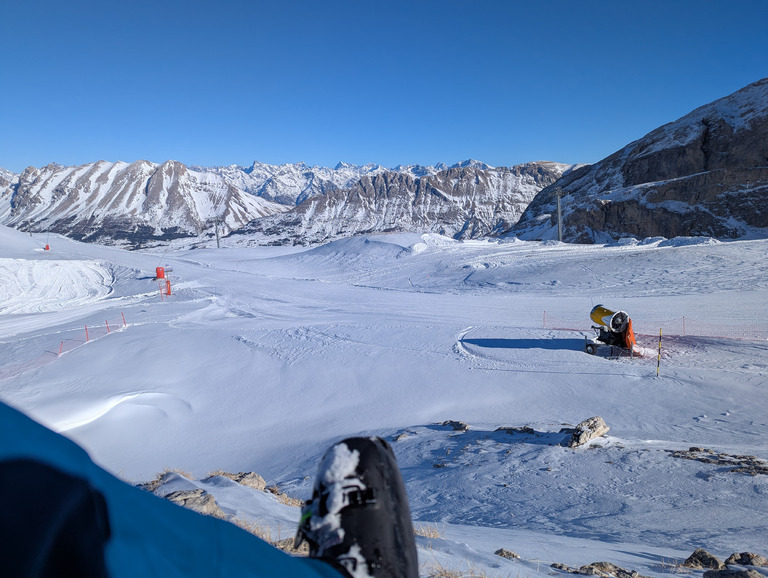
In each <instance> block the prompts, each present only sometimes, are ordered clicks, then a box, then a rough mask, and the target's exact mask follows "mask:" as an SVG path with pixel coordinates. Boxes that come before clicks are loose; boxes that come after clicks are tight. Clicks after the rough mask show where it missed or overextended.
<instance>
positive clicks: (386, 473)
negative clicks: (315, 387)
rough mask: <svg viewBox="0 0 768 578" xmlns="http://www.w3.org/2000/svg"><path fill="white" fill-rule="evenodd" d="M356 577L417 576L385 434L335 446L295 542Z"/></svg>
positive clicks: (398, 482)
mask: <svg viewBox="0 0 768 578" xmlns="http://www.w3.org/2000/svg"><path fill="white" fill-rule="evenodd" d="M304 540H306V541H307V542H308V543H309V552H310V556H311V557H313V558H320V559H322V560H324V561H326V562H329V563H330V564H332V565H333V566H334V567H336V568H337V569H338V570H339V571H341V572H343V573H345V574H347V575H349V576H351V577H352V578H364V577H369V576H370V577H373V578H418V575H419V568H418V559H417V555H416V540H415V538H414V534H413V525H412V524H411V513H410V509H409V507H408V497H407V496H406V494H405V485H404V484H403V478H402V476H401V475H400V470H399V469H398V467H397V462H396V461H395V454H394V453H393V452H392V448H390V447H389V444H387V442H385V441H384V440H383V439H381V438H349V439H346V440H344V441H341V442H339V443H337V444H335V445H334V446H332V447H331V448H330V449H329V450H328V451H327V452H326V453H325V455H324V456H323V459H322V460H321V462H320V466H319V468H318V471H317V479H316V480H315V486H314V491H313V493H312V499H311V500H310V501H309V502H307V504H306V506H304V508H303V510H302V517H301V522H300V524H299V529H298V532H297V534H296V545H297V547H298V545H299V544H301V542H302V541H304Z"/></svg>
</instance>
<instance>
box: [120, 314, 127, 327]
mask: <svg viewBox="0 0 768 578" xmlns="http://www.w3.org/2000/svg"><path fill="white" fill-rule="evenodd" d="M120 315H122V316H123V327H128V325H127V324H126V323H125V313H123V312H122V311H121V312H120Z"/></svg>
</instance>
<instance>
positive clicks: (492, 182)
mask: <svg viewBox="0 0 768 578" xmlns="http://www.w3.org/2000/svg"><path fill="white" fill-rule="evenodd" d="M569 169H570V166H568V165H562V164H558V163H549V162H537V163H526V164H523V165H517V166H514V167H508V168H492V167H488V166H487V165H486V166H485V168H483V167H481V166H478V165H477V164H474V165H468V166H455V167H452V168H450V169H446V170H442V171H439V172H436V173H434V174H428V175H427V176H423V177H420V178H417V177H414V176H413V175H412V174H411V173H403V172H384V173H379V174H376V175H374V176H366V177H363V178H362V179H360V180H359V181H358V182H357V183H355V184H353V185H352V186H350V187H348V188H346V189H337V190H334V191H330V192H328V193H327V194H325V195H323V196H316V197H312V198H309V199H307V200H306V201H304V202H303V203H301V204H299V205H298V206H297V207H296V208H295V209H293V210H291V211H288V212H285V213H281V214H276V215H271V216H268V217H264V218H260V219H257V220H255V221H254V222H252V223H250V224H249V225H247V226H246V227H244V228H242V229H240V230H239V231H237V232H236V234H238V235H239V234H247V235H250V236H254V237H256V239H257V240H258V241H259V242H274V243H300V244H312V243H319V242H323V241H327V240H330V239H334V238H339V237H344V236H351V235H358V234H365V233H373V232H403V231H408V232H436V233H440V234H443V235H447V236H451V237H454V238H457V239H467V238H476V237H481V236H485V235H491V234H494V233H497V232H500V231H503V230H507V229H509V227H510V226H511V225H513V224H514V223H515V222H516V221H517V219H518V218H519V217H520V215H521V214H522V212H523V210H524V209H525V207H526V206H527V205H528V203H529V202H530V201H531V199H532V198H533V197H534V196H535V195H536V194H537V193H538V192H539V191H540V190H541V189H542V188H543V187H545V186H547V185H549V184H552V183H554V182H555V181H556V180H557V179H558V178H559V177H560V176H561V175H562V174H563V173H564V172H566V171H568V170H569Z"/></svg>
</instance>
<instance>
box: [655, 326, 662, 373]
mask: <svg viewBox="0 0 768 578" xmlns="http://www.w3.org/2000/svg"><path fill="white" fill-rule="evenodd" d="M660 365H661V328H659V356H658V357H657V358H656V377H659V366H660Z"/></svg>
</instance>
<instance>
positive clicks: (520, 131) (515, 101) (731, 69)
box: [0, 0, 768, 172]
mask: <svg viewBox="0 0 768 578" xmlns="http://www.w3.org/2000/svg"><path fill="white" fill-rule="evenodd" d="M0 64H1V65H2V66H1V67H0V78H2V80H0V167H3V168H6V169H9V170H12V171H14V172H21V171H22V170H23V169H24V168H25V167H26V166H28V165H34V166H43V165H45V164H47V163H49V162H58V163H61V164H65V165H77V164H84V163H88V162H93V161H96V160H102V159H103V160H107V161H117V160H123V161H128V162H130V161H135V160H138V159H146V160H150V161H153V162H163V161H166V160H169V159H173V160H178V161H181V162H183V163H186V164H199V165H206V166H213V165H229V164H240V165H249V164H251V163H252V162H253V161H254V160H259V161H262V162H267V163H273V164H280V163H288V162H297V161H304V162H306V163H307V164H310V165H323V166H333V165H335V164H336V163H337V162H338V161H346V162H350V163H355V164H365V163H379V164H382V165H384V166H388V167H392V166H395V165H397V164H417V163H418V164H435V163H437V162H445V163H448V164H452V163H455V162H458V161H461V160H464V159H468V158H475V159H479V160H482V161H484V162H487V163H489V164H491V165H494V166H505V165H514V164H518V163H522V162H526V161H532V160H554V161H560V162H566V163H576V162H587V163H589V162H595V161H598V160H600V159H601V158H604V157H605V156H608V155H609V154H611V153H612V152H614V151H616V150H618V149H619V148H621V147H622V146H624V145H625V144H627V143H629V142H631V141H632V140H635V139H637V138H639V137H641V136H643V135H644V134H645V133H647V132H649V131H650V130H653V129H654V128H656V127H657V126H660V125H662V124H664V123H666V122H670V121H673V120H675V119H677V118H679V117H680V116H683V115H684V114H686V113H688V112H689V111H691V110H693V109H694V108H696V107H698V106H701V105H703V104H706V103H708V102H711V101H712V100H715V99H717V98H720V97H722V96H726V95H728V94H730V93H732V92H734V91H736V90H738V89H740V88H742V87H744V86H746V85H747V84H750V83H752V82H755V81H757V80H759V79H761V78H763V77H766V76H768V2H766V1H765V0H729V1H727V2H726V1H725V0H722V1H714V0H664V1H658V2H657V1H634V2H629V1H626V2H624V1H616V0H613V1H610V2H609V1H594V0H551V1H543V0H542V1H530V0H529V1H526V2H523V1H520V2H518V1H513V0H509V1H488V0H475V1H472V2H466V1H465V2H458V1H453V0H440V1H431V0H411V1H400V0H387V1H383V0H326V1H305V0H279V1H272V2H263V1H259V0H250V1H234V0H217V1H216V2H212V1H207V0H206V1H202V0H184V1H183V2H182V1H177V0H170V1H163V0H153V1H143V0H142V1H130V0H126V1H123V2H120V3H118V2H104V1H103V0H102V1H99V2H96V1H83V0H71V1H68V2H61V1H56V2H54V1H49V0H25V1H23V2H21V1H18V2H13V1H11V0H4V1H3V2H0Z"/></svg>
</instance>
